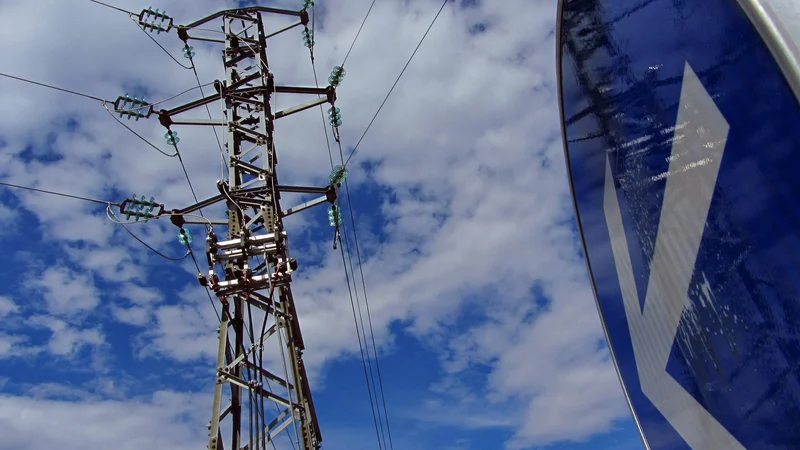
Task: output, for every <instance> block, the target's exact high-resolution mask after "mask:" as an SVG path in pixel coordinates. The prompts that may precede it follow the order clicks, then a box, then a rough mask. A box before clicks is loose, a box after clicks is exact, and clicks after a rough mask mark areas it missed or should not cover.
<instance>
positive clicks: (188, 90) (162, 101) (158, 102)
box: [152, 80, 214, 106]
mask: <svg viewBox="0 0 800 450" xmlns="http://www.w3.org/2000/svg"><path fill="white" fill-rule="evenodd" d="M197 83H198V85H197V86H195V87H192V88H189V89H186V90H185V91H183V92H181V93H179V94H175V95H173V96H172V97H168V98H165V99H164V100H161V101H157V102H155V103H152V105H153V106H156V105H159V104H161V103H165V102H168V101H170V100H172V99H174V98H178V97H180V96H181V95H183V94H188V93H189V92H192V91H193V90H195V89H200V95H202V96H203V97H205V95H204V94H203V88H204V87H206V86H211V85H212V84H214V82H213V81H212V82H211V83H206V84H202V85H201V84H199V83H200V80H197Z"/></svg>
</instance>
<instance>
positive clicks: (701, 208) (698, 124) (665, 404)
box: [603, 63, 744, 450]
mask: <svg viewBox="0 0 800 450" xmlns="http://www.w3.org/2000/svg"><path fill="white" fill-rule="evenodd" d="M728 129H729V126H728V122H727V121H726V120H725V118H724V117H723V116H722V113H721V112H720V111H719V109H718V108H717V106H716V105H715V104H714V101H713V100H712V98H711V96H710V95H709V94H708V92H707V91H706V90H705V88H704V87H703V85H702V84H701V83H700V80H699V79H698V78H697V75H696V74H695V73H694V71H693V70H692V68H691V67H690V66H689V64H688V63H686V65H685V68H684V72H683V85H682V86H681V98H680V104H679V107H678V118H677V123H676V127H675V130H674V139H673V142H672V152H671V155H670V156H671V157H670V164H669V171H668V173H667V174H666V179H667V183H666V188H665V190H664V201H663V204H662V206H661V218H660V219H659V224H658V234H657V235H656V247H655V251H654V252H653V259H652V261H651V263H650V279H649V282H648V285H647V295H646V297H645V303H644V307H643V308H640V306H639V304H640V303H639V296H638V294H637V292H636V284H635V283H634V278H633V269H632V265H631V258H630V253H629V252H628V244H627V241H626V240H625V230H624V228H623V225H622V216H621V214H620V207H619V200H618V198H617V192H616V188H615V187H614V177H613V174H612V173H611V165H610V163H609V161H608V159H606V175H605V196H604V201H603V210H604V212H605V217H606V224H607V226H608V233H609V236H610V238H611V247H612V250H613V253H614V264H615V265H616V268H617V276H618V277H619V284H620V288H621V290H622V297H623V301H624V305H625V316H626V318H627V321H628V329H629V331H630V335H631V341H632V344H633V353H634V357H635V359H636V368H637V371H638V374H639V380H640V383H641V388H642V391H643V392H644V394H645V395H646V396H647V398H649V399H650V401H651V402H653V405H655V407H656V408H658V410H659V411H660V412H661V414H663V415H664V417H665V418H666V419H667V421H668V422H669V423H670V425H672V427H674V428H675V430H676V431H677V432H678V434H680V436H681V437H682V438H683V439H684V440H685V441H686V443H687V444H689V446H690V447H692V448H693V449H694V450H722V449H744V447H743V446H742V445H741V444H740V443H739V442H738V441H737V440H736V439H735V438H734V437H733V436H732V435H731V434H730V433H729V432H728V430H726V429H725V428H724V427H723V426H722V425H721V424H720V423H719V422H718V421H717V420H716V419H715V418H714V417H713V416H712V415H711V414H710V413H709V412H708V411H707V410H706V409H705V408H703V406H702V405H700V403H698V402H697V400H695V399H694V397H692V396H691V395H690V394H689V392H687V391H686V390H685V389H684V388H683V387H681V385H680V384H678V382H677V381H675V379H674V378H673V377H672V376H671V375H670V374H669V373H667V371H666V369H667V360H668V359H669V355H670V352H671V350H672V346H673V343H674V342H675V336H676V334H677V331H678V324H679V321H680V318H681V313H682V312H683V309H684V308H685V307H686V306H687V305H688V303H689V297H688V292H689V283H690V282H691V279H692V274H693V272H694V265H695V260H696V259H697V253H698V250H699V247H700V240H701V238H702V236H703V229H704V228H705V224H706V217H707V216H708V209H709V206H710V204H711V197H712V195H713V193H714V187H715V186H716V183H717V175H718V173H719V166H720V161H721V160H722V155H723V153H724V151H725V141H726V139H727V136H728Z"/></svg>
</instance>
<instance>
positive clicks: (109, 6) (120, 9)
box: [89, 0, 136, 16]
mask: <svg viewBox="0 0 800 450" xmlns="http://www.w3.org/2000/svg"><path fill="white" fill-rule="evenodd" d="M89 1H90V2H94V3H97V4H98V5H103V6H106V7H108V8H111V9H116V10H117V11H122V12H124V13H126V14H129V15H132V16H135V15H136V14H134V13H132V12H130V11H128V10H127V9H122V8H117V7H116V6H112V5H109V4H108V3H103V2H99V1H97V0H89Z"/></svg>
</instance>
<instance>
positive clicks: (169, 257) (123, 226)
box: [106, 206, 191, 261]
mask: <svg viewBox="0 0 800 450" xmlns="http://www.w3.org/2000/svg"><path fill="white" fill-rule="evenodd" d="M106 216H108V218H109V219H111V221H112V222H116V223H117V224H118V225H121V226H122V228H123V229H124V230H125V231H127V232H128V234H130V235H131V236H132V237H133V238H134V239H136V240H137V241H139V243H140V244H142V245H144V246H145V247H147V249H148V250H150V251H151V252H153V253H155V254H156V255H158V256H160V257H162V258H164V259H166V260H169V261H181V260H183V259H185V258H186V257H187V256H189V253H191V252H188V251H187V252H186V254H185V255H183V256H181V257H180V258H173V257H171V256H167V255H165V254H163V253H161V252H159V251H158V250H156V249H154V248H153V247H151V246H149V245H147V243H146V242H145V241H143V240H141V239H140V238H139V236H136V235H135V234H133V231H131V230H129V229H128V227H127V226H125V224H124V223H123V222H122V221H121V220H119V217H117V215H116V214H114V211H112V210H111V206H108V207H106ZM112 216H113V218H114V219H116V220H114V219H112Z"/></svg>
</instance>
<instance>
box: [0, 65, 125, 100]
mask: <svg viewBox="0 0 800 450" xmlns="http://www.w3.org/2000/svg"><path fill="white" fill-rule="evenodd" d="M0 75H2V76H4V77H7V78H13V79H15V80H19V81H24V82H26V83H31V84H35V85H37V86H43V87H46V88H50V89H55V90H57V91H62V92H67V93H69V94H74V95H79V96H81V97H86V98H90V99H92V100H97V101H98V102H103V103H113V102H108V101H107V100H104V99H102V98H100V97H95V96H93V95H89V94H82V93H80V92H77V91H71V90H69V89H64V88H60V87H56V86H52V85H49V84H44V83H39V82H38V81H33V80H28V79H27V78H21V77H15V76H14V75H9V74H7V73H2V72H0Z"/></svg>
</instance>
